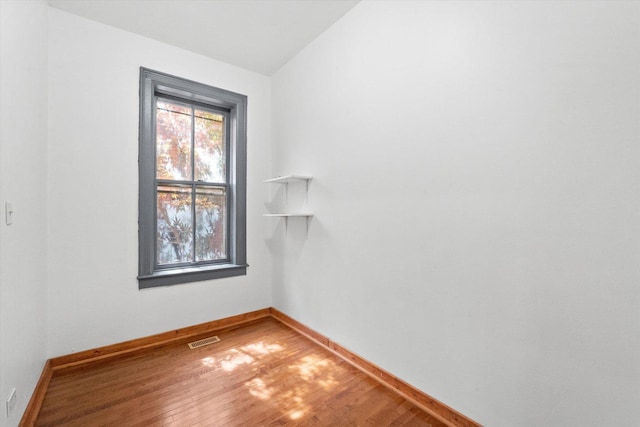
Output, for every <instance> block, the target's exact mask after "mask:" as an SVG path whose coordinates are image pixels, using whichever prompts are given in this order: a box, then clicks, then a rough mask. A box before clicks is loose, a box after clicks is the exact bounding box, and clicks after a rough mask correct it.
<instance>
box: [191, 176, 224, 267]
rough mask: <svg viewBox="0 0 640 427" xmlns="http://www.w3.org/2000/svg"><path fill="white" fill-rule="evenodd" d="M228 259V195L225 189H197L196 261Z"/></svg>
mask: <svg viewBox="0 0 640 427" xmlns="http://www.w3.org/2000/svg"><path fill="white" fill-rule="evenodd" d="M225 258H227V195H226V190H225V189H224V188H219V187H216V188H211V187H198V188H196V261H213V260H217V259H225Z"/></svg>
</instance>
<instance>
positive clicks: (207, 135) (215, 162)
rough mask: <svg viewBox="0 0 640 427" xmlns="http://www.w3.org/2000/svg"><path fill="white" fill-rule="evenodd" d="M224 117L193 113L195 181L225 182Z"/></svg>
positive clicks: (209, 113)
mask: <svg viewBox="0 0 640 427" xmlns="http://www.w3.org/2000/svg"><path fill="white" fill-rule="evenodd" d="M224 119H225V118H224V116H222V115H220V114H215V113H211V112H208V111H202V110H196V111H195V120H196V125H195V169H196V170H195V175H196V177H195V180H196V181H199V180H202V181H205V182H227V180H226V167H225V166H226V165H225V163H226V146H225V145H226V144H225V135H224V129H225V126H224Z"/></svg>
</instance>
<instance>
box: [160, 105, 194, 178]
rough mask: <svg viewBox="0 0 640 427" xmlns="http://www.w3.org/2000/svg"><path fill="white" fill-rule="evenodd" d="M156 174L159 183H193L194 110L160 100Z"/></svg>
mask: <svg viewBox="0 0 640 427" xmlns="http://www.w3.org/2000/svg"><path fill="white" fill-rule="evenodd" d="M156 105H157V109H156V123H157V124H156V165H157V166H156V168H157V171H156V174H157V177H158V178H160V179H182V180H190V179H191V108H190V107H185V106H182V105H178V104H172V103H170V102H167V101H164V100H158V102H157V104H156Z"/></svg>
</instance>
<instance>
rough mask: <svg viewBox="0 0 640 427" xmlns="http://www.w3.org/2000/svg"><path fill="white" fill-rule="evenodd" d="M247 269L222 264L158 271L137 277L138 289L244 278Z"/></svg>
mask: <svg viewBox="0 0 640 427" xmlns="http://www.w3.org/2000/svg"><path fill="white" fill-rule="evenodd" d="M247 267H249V265H247V264H243V265H238V264H222V265H213V266H207V267H193V268H176V269H167V270H160V271H156V272H154V273H152V274H149V275H145V276H138V288H139V289H146V288H155V287H157V286H171V285H178V284H181V283H190V282H200V281H203V280H213V279H222V278H224V277H234V276H244V275H246V274H247Z"/></svg>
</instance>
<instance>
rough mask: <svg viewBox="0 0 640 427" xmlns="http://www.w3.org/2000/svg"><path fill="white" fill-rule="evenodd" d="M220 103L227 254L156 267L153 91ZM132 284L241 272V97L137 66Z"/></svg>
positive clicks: (244, 265) (244, 192) (244, 142)
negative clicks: (225, 117)
mask: <svg viewBox="0 0 640 427" xmlns="http://www.w3.org/2000/svg"><path fill="white" fill-rule="evenodd" d="M156 96H167V97H171V98H174V99H178V100H182V101H184V102H189V103H196V104H201V105H203V106H208V107H214V108H222V109H225V110H227V111H228V114H229V128H230V129H229V138H230V147H229V153H228V156H229V157H228V169H229V172H228V173H229V183H228V185H229V192H230V195H229V200H230V203H229V243H228V244H229V258H230V261H229V262H227V263H223V264H220V263H214V264H206V265H192V266H184V265H181V266H180V267H175V268H167V267H163V268H157V267H156V249H155V245H156V179H155V173H156V165H155V157H156V156H155V149H156V147H155V131H154V129H155V114H154V108H155V107H154V106H155V101H154V100H155V97H156ZM138 156H139V157H138V168H139V192H140V194H139V201H138V253H139V256H138V287H139V288H140V289H144V288H151V287H156V286H168V285H175V284H179V283H188V282H195V281H202V280H211V279H219V278H223V277H232V276H240V275H246V274H247V267H248V265H247V250H246V246H247V244H246V240H247V236H246V234H247V233H246V217H247V212H246V211H247V208H246V206H247V200H246V199H247V197H246V195H247V97H246V96H245V95H240V94H238V93H235V92H230V91H228V90H224V89H219V88H216V87H213V86H208V85H204V84H202V83H197V82H194V81H191V80H186V79H182V78H180V77H175V76H171V75H169V74H165V73H160V72H158V71H154V70H150V69H147V68H144V67H140V128H139V154H138Z"/></svg>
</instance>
